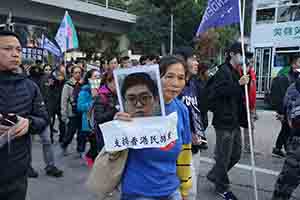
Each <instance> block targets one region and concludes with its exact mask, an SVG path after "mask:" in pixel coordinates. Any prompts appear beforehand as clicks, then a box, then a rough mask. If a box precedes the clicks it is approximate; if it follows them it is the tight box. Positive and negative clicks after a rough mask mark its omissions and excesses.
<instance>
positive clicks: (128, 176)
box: [122, 99, 191, 197]
mask: <svg viewBox="0 0 300 200" xmlns="http://www.w3.org/2000/svg"><path fill="white" fill-rule="evenodd" d="M165 107H166V114H167V115H168V114H171V113H173V112H177V114H178V124H177V131H178V139H177V140H176V142H173V143H171V144H170V145H168V146H167V147H165V148H150V149H149V148H148V149H138V150H136V149H130V150H129V154H128V160H127V164H126V168H125V170H124V174H123V178H122V193H123V194H127V195H141V196H145V197H163V196H168V195H171V194H172V193H174V192H175V191H176V190H177V189H178V188H179V186H180V181H179V179H178V177H177V167H176V161H177V158H178V156H179V153H180V152H181V148H182V144H190V143H191V131H190V122H189V113H188V109H187V108H186V107H185V105H184V104H183V103H182V102H181V101H180V100H178V99H174V100H173V101H172V102H171V103H169V104H166V106H165Z"/></svg>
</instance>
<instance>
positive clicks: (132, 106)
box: [121, 73, 161, 117]
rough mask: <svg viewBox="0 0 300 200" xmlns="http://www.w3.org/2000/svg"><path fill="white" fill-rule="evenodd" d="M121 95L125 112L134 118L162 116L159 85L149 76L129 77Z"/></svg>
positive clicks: (135, 74) (135, 75) (137, 74)
mask: <svg viewBox="0 0 300 200" xmlns="http://www.w3.org/2000/svg"><path fill="white" fill-rule="evenodd" d="M121 94H122V97H123V99H124V109H125V112H127V113H129V114H131V116H132V117H149V116H160V115H161V111H160V109H159V95H158V89H157V85H156V84H155V82H154V81H153V80H152V79H151V77H150V75H149V74H146V73H134V74H130V75H129V76H127V77H126V78H125V80H124V83H123V86H122V89H121Z"/></svg>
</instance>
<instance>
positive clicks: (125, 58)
mask: <svg viewBox="0 0 300 200" xmlns="http://www.w3.org/2000/svg"><path fill="white" fill-rule="evenodd" d="M124 60H130V57H129V56H123V57H122V58H121V62H123V61H124Z"/></svg>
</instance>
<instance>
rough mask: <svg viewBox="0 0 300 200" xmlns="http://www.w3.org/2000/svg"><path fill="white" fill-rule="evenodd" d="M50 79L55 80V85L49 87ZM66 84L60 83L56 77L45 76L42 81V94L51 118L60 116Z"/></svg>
mask: <svg viewBox="0 0 300 200" xmlns="http://www.w3.org/2000/svg"><path fill="white" fill-rule="evenodd" d="M49 79H52V80H53V82H54V83H53V85H49ZM64 83H65V82H64V81H59V80H57V79H56V78H55V77H54V76H47V75H44V76H43V77H42V79H41V92H42V95H43V97H44V101H45V104H46V106H47V109H48V112H49V114H50V116H53V115H54V114H60V110H61V109H60V105H61V102H60V101H61V94H62V90H63V87H64Z"/></svg>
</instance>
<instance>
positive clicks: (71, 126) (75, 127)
mask: <svg viewBox="0 0 300 200" xmlns="http://www.w3.org/2000/svg"><path fill="white" fill-rule="evenodd" d="M80 129H81V117H78V116H75V117H70V118H69V123H68V124H67V130H66V135H65V136H64V138H63V141H62V144H61V146H62V148H67V147H68V146H69V144H71V142H72V140H73V137H74V135H75V134H76V133H79V131H80ZM80 139H81V138H80V134H79V135H78V137H77V144H78V143H79V144H80V141H78V140H80ZM79 147H80V146H78V145H77V151H78V152H80V148H79Z"/></svg>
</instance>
